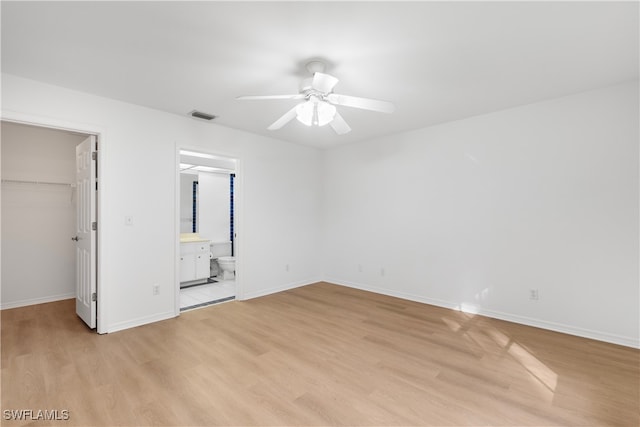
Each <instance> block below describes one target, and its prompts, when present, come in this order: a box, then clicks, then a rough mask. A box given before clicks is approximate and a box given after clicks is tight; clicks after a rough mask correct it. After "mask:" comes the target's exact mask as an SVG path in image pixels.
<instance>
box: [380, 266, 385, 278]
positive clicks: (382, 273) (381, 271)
mask: <svg viewBox="0 0 640 427" xmlns="http://www.w3.org/2000/svg"><path fill="white" fill-rule="evenodd" d="M380 275H381V276H382V277H384V268H381V269H380Z"/></svg>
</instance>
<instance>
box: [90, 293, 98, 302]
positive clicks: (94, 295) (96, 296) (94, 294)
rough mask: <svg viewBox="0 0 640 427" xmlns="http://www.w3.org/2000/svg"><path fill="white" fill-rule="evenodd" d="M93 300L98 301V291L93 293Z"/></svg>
mask: <svg viewBox="0 0 640 427" xmlns="http://www.w3.org/2000/svg"><path fill="white" fill-rule="evenodd" d="M91 301H98V294H97V293H95V292H94V293H92V294H91Z"/></svg>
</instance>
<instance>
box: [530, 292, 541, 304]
mask: <svg viewBox="0 0 640 427" xmlns="http://www.w3.org/2000/svg"><path fill="white" fill-rule="evenodd" d="M529 299H530V300H531V301H538V299H540V294H539V293H538V290H537V289H529Z"/></svg>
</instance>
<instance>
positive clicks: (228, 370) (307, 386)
mask: <svg viewBox="0 0 640 427" xmlns="http://www.w3.org/2000/svg"><path fill="white" fill-rule="evenodd" d="M639 355H640V352H639V351H638V350H634V349H631V348H625V347H621V346H616V345H611V344H606V343H602V342H597V341H592V340H588V339H583V338H578V337H573V336H568V335H563V334H559V333H554V332H550V331H545V330H540V329H535V328H531V327H526V326H522V325H517V324H513V323H508V322H503V321H499V320H494V319H488V318H484V317H481V316H472V315H468V314H464V313H461V312H456V311H451V310H446V309H443V308H438V307H434V306H429V305H424V304H419V303H415V302H411V301H405V300H401V299H396V298H391V297H387V296H383V295H377V294H373V293H369V292H363V291H359V290H354V289H349V288H344V287H340V286H335V285H330V284H326V283H318V284H314V285H310V286H306V287H302V288H298V289H294V290H290V291H287V292H282V293H278V294H274V295H270V296H266V297H262V298H257V299H254V300H250V301H244V302H242V301H234V302H229V303H225V304H221V305H216V306H211V307H208V308H203V309H199V310H194V311H191V312H186V313H183V314H182V315H181V316H180V317H179V318H176V319H172V320H167V321H163V322H158V323H155V324H151V325H147V326H142V327H138V328H134V329H130V330H126V331H121V332H117V333H113V334H107V335H97V334H95V333H93V332H91V331H89V330H88V329H87V328H86V327H85V326H84V324H83V323H82V322H81V321H80V320H79V319H78V318H77V317H76V315H75V314H74V302H73V300H67V301H61V302H56V303H49V304H42V305H38V306H31V307H25V308H18V309H11V310H4V311H2V361H1V363H2V365H1V366H2V396H1V399H2V409H3V418H4V410H7V409H33V410H38V409H43V410H44V409H47V410H53V409H58V410H62V409H66V410H69V415H70V419H69V420H68V421H54V422H49V423H48V422H43V421H35V422H32V424H31V425H37V426H44V425H58V426H62V425H64V426H67V425H77V426H88V425H109V426H110V425H127V426H143V425H167V426H169V425H172V426H191V425H234V426H238V425H243V426H244V425H247V426H254V425H272V426H276V425H277V426H282V425H449V426H450V425H456V426H458V425H460V426H462V425H474V426H477V425H491V426H498V425H508V426H513V425H527V426H532V425H536V426H540V425H545V426H547V425H563V426H564V425H589V426H604V425H624V426H638V425H639V424H640V416H639V407H638V405H639V381H640V375H639V360H640V359H639ZM2 424H3V425H21V424H29V423H27V422H22V423H21V422H16V421H5V420H3V421H2Z"/></svg>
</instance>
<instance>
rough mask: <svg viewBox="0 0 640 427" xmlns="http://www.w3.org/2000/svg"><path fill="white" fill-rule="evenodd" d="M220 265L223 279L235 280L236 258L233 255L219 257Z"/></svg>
mask: <svg viewBox="0 0 640 427" xmlns="http://www.w3.org/2000/svg"><path fill="white" fill-rule="evenodd" d="M218 265H219V266H220V269H221V270H222V280H233V279H234V278H235V277H236V275H235V273H236V258H235V257H232V256H221V257H220V258H218Z"/></svg>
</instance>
